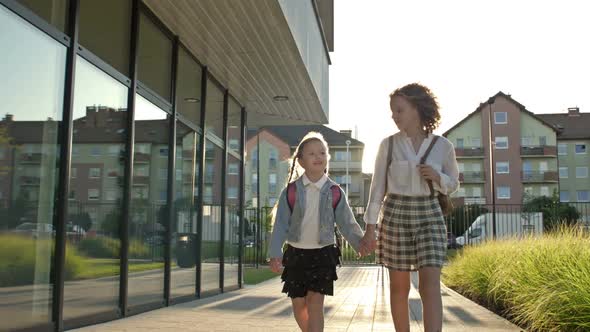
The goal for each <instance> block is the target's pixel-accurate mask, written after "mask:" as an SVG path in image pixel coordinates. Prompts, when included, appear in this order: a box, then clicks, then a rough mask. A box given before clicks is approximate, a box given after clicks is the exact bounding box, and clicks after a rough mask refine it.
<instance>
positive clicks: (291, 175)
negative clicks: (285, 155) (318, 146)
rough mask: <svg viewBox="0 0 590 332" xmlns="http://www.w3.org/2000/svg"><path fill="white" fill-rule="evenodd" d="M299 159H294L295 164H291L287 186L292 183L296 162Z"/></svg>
mask: <svg viewBox="0 0 590 332" xmlns="http://www.w3.org/2000/svg"><path fill="white" fill-rule="evenodd" d="M296 159H297V158H293V162H292V163H291V170H290V171H289V179H288V180H287V184H289V183H291V178H292V177H293V170H294V169H295V160H296Z"/></svg>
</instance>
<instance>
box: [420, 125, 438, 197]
mask: <svg viewBox="0 0 590 332" xmlns="http://www.w3.org/2000/svg"><path fill="white" fill-rule="evenodd" d="M437 140H438V136H434V137H433V138H432V142H430V145H429V146H428V149H426V152H424V155H423V156H422V158H421V159H420V164H424V163H425V162H426V158H428V155H429V154H430V151H431V150H432V148H433V147H434V145H435V144H436V141H437ZM427 183H428V188H429V189H430V197H434V187H433V186H432V181H427Z"/></svg>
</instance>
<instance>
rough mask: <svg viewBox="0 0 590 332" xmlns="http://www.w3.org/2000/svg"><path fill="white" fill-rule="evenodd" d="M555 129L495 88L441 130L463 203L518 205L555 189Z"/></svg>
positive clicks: (456, 196)
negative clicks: (456, 172) (451, 148)
mask: <svg viewBox="0 0 590 332" xmlns="http://www.w3.org/2000/svg"><path fill="white" fill-rule="evenodd" d="M557 134H558V131H557V129H556V128H554V127H553V125H552V124H551V123H550V122H548V121H546V120H545V119H544V118H541V117H540V116H538V115H536V114H534V113H533V112H531V111H529V110H527V109H526V107H525V106H524V105H522V104H520V103H519V102H517V101H516V100H515V99H513V98H512V96H510V95H508V94H505V93H503V92H501V91H500V92H498V93H497V94H496V95H494V96H493V97H491V98H490V99H489V100H488V101H486V102H485V103H482V104H480V106H479V107H478V108H477V109H476V110H475V111H473V112H472V113H471V114H469V115H468V116H467V117H466V118H465V119H463V120H462V121H460V122H459V123H457V124H456V125H455V126H453V127H452V128H451V129H449V130H448V131H447V132H445V133H444V134H443V135H444V136H445V137H447V138H448V139H449V140H450V141H451V142H453V144H454V145H455V152H456V155H457V161H458V164H459V171H460V181H461V188H460V189H459V191H458V192H456V193H455V194H454V197H455V198H456V200H458V201H459V202H460V203H465V204H474V203H478V204H490V203H491V202H492V199H491V198H492V196H491V192H492V181H491V177H490V175H491V174H492V173H491V172H493V175H494V183H495V193H496V203H497V204H521V203H522V202H523V200H525V199H526V198H528V197H535V196H551V195H552V194H553V193H554V192H556V191H558V190H559V189H558V188H559V178H558V159H557Z"/></svg>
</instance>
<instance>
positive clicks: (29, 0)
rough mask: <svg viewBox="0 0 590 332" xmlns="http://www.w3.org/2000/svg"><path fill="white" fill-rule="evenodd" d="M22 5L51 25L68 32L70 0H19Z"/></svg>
mask: <svg viewBox="0 0 590 332" xmlns="http://www.w3.org/2000/svg"><path fill="white" fill-rule="evenodd" d="M18 2H20V3H21V4H22V5H24V6H26V7H27V8H29V9H30V10H31V11H33V12H35V14H37V15H38V16H40V17H41V18H43V19H44V20H45V21H47V22H48V23H49V24H51V25H53V26H55V27H56V28H58V29H59V30H60V31H61V32H66V23H67V21H68V20H67V18H68V16H67V14H68V8H69V5H70V1H69V0H43V1H39V0H18Z"/></svg>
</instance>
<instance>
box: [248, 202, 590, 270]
mask: <svg viewBox="0 0 590 332" xmlns="http://www.w3.org/2000/svg"><path fill="white" fill-rule="evenodd" d="M352 209H353V212H354V214H355V217H356V219H357V222H358V223H359V224H360V225H361V227H362V228H363V229H364V222H363V216H364V212H365V207H364V206H354V207H352ZM271 210H272V207H263V208H260V209H256V208H252V209H246V210H245V211H244V212H245V218H246V227H245V229H246V231H245V232H246V234H245V236H244V239H245V240H244V245H245V248H244V263H245V264H249V265H251V266H256V267H258V266H259V265H260V264H266V261H267V250H268V245H269V241H270V234H271V232H272V224H271V214H270V212H271ZM445 221H446V226H447V248H450V249H456V248H460V247H462V246H465V245H476V244H479V243H483V242H485V241H488V240H492V239H505V238H522V237H526V236H531V235H533V236H534V235H537V236H540V235H542V234H544V233H545V232H547V231H549V230H551V229H552V228H553V227H558V226H559V225H561V224H568V225H577V226H578V227H582V228H584V229H585V230H588V231H590V202H581V203H554V202H552V203H547V204H537V205H531V204H525V205H523V204H496V205H495V206H492V205H491V204H471V205H462V206H457V207H455V208H454V210H453V212H452V213H451V214H450V215H449V216H447V217H446V218H445ZM340 239H341V251H342V263H343V264H345V265H363V264H374V263H375V255H374V254H372V255H370V256H367V257H363V258H359V257H358V256H357V254H356V252H354V250H353V249H352V247H351V245H350V244H349V243H348V242H347V241H346V240H345V239H343V238H342V237H340Z"/></svg>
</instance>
